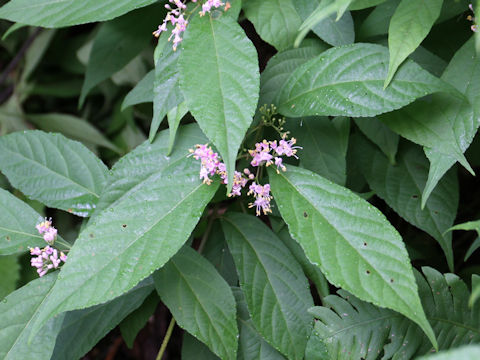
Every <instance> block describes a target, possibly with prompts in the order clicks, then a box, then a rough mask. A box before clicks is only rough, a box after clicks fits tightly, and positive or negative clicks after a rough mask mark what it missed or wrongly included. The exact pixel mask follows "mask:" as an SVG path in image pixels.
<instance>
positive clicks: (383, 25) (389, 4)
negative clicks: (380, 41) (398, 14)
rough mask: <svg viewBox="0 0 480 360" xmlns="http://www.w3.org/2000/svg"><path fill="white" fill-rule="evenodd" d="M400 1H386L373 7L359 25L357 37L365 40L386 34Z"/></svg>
mask: <svg viewBox="0 0 480 360" xmlns="http://www.w3.org/2000/svg"><path fill="white" fill-rule="evenodd" d="M400 1H401V0H388V1H385V2H383V3H382V4H380V5H378V6H377V7H375V9H373V10H372V12H371V13H370V14H369V15H368V16H367V17H366V19H365V20H364V21H363V23H362V25H360V27H359V29H358V31H357V35H358V37H360V38H362V39H365V38H370V37H374V36H379V35H384V34H387V33H388V26H389V24H390V20H391V18H392V16H393V14H394V13H395V10H396V9H397V7H398V4H399V3H400Z"/></svg>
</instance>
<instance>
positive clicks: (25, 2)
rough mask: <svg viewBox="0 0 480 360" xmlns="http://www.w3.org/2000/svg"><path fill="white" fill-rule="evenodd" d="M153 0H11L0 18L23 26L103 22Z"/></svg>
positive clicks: (4, 7) (59, 25)
mask: <svg viewBox="0 0 480 360" xmlns="http://www.w3.org/2000/svg"><path fill="white" fill-rule="evenodd" d="M154 2H156V0H138V1H133V2H132V1H131V0H103V1H97V0H56V1H51V0H36V1H35V2H32V1H29V0H11V1H10V2H9V3H7V4H6V5H4V6H3V7H2V8H0V18H1V19H7V20H10V21H16V22H19V23H22V24H27V25H36V26H43V27H63V26H71V25H77V24H83V23H87V22H93V21H105V20H110V19H113V18H115V17H117V16H120V15H123V14H125V13H127V12H129V11H131V10H133V9H138V8H140V7H143V6H146V5H150V4H153V3H154Z"/></svg>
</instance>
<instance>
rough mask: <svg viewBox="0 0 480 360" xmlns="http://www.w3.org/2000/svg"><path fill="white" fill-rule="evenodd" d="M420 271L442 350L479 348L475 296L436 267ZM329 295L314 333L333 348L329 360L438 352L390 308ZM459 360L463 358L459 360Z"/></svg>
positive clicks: (319, 309) (428, 311)
mask: <svg viewBox="0 0 480 360" xmlns="http://www.w3.org/2000/svg"><path fill="white" fill-rule="evenodd" d="M423 272H424V276H425V277H426V278H425V277H424V276H422V275H420V273H418V272H416V279H417V283H418V284H419V291H420V295H421V298H422V303H423V306H424V308H425V311H426V315H427V318H428V320H429V321H430V323H431V324H432V326H433V328H434V331H435V334H436V335H437V339H438V345H439V348H440V349H448V348H453V347H458V346H460V345H463V344H471V343H477V342H478V341H479V339H480V331H479V330H478V328H479V325H480V324H479V319H478V309H479V306H478V305H477V306H475V307H474V308H473V309H469V308H468V306H467V302H468V297H469V292H468V289H467V287H466V285H465V283H463V282H462V280H461V279H460V278H459V277H457V276H456V275H453V274H445V275H442V274H440V273H439V272H438V271H436V270H434V269H432V268H423ZM338 293H339V295H340V296H335V295H330V296H327V297H326V298H325V299H324V301H325V307H315V308H313V309H312V311H311V312H312V314H313V315H315V317H316V318H318V319H319V320H320V321H318V322H316V323H315V329H314V332H315V333H316V335H317V336H318V337H319V339H318V340H317V341H322V342H323V343H324V344H325V345H326V346H327V349H328V358H329V359H332V360H337V359H357V358H364V359H377V358H378V354H379V353H381V352H382V351H383V357H382V359H391V358H393V359H405V360H407V359H413V358H416V356H419V355H423V354H426V353H428V352H430V351H431V350H432V346H431V344H430V342H429V341H428V339H427V337H426V336H425V334H423V333H422V331H421V329H420V328H419V327H418V326H417V325H416V324H415V323H413V322H412V321H410V320H409V319H407V318H405V317H403V316H401V315H400V314H398V313H395V312H393V311H391V310H388V309H382V308H378V307H376V306H373V305H371V304H368V303H366V302H364V301H361V300H359V299H357V298H356V297H354V296H352V295H351V294H349V293H347V292H346V291H343V290H340V291H339V292H338ZM455 359H457V358H455Z"/></svg>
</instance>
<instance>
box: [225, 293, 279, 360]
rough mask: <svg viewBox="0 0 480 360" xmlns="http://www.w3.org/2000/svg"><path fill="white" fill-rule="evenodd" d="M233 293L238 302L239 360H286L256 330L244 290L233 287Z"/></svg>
mask: <svg viewBox="0 0 480 360" xmlns="http://www.w3.org/2000/svg"><path fill="white" fill-rule="evenodd" d="M232 291H233V295H234V296H235V300H236V301H237V309H238V310H237V313H238V316H237V321H238V327H239V328H240V338H239V344H238V360H285V358H284V357H283V356H282V354H280V353H279V352H278V351H277V350H275V349H274V348H273V347H271V346H270V345H269V344H268V343H267V342H266V341H265V339H264V338H262V336H261V335H260V334H259V333H258V331H257V330H256V329H255V326H254V325H253V322H252V319H251V318H250V314H249V313H248V309H247V303H246V301H245V296H244V294H243V292H242V290H241V289H240V288H238V287H232Z"/></svg>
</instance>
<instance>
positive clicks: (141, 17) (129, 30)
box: [0, 7, 161, 106]
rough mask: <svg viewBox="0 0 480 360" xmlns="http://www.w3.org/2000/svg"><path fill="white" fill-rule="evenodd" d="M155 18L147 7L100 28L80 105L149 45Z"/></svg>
mask: <svg viewBox="0 0 480 360" xmlns="http://www.w3.org/2000/svg"><path fill="white" fill-rule="evenodd" d="M42 12H44V9H42ZM0 13H1V9H0ZM160 14H161V11H160ZM158 19H159V14H158V13H157V11H156V8H155V7H148V8H145V9H140V10H137V11H134V12H132V13H130V14H127V15H125V16H122V17H120V18H118V19H115V20H113V21H109V22H106V23H103V24H101V25H100V30H99V31H98V33H97V34H96V35H95V39H94V41H93V46H92V50H91V51H90V57H89V59H88V64H87V70H86V73H85V82H84V83H83V87H82V93H81V94H80V99H79V104H80V106H81V105H82V104H83V102H84V100H85V97H86V96H87V95H88V93H89V92H90V90H91V89H93V88H94V87H95V86H96V85H98V84H99V83H100V82H102V81H103V80H105V79H108V78H109V77H110V76H112V75H113V74H115V73H116V72H117V71H119V70H121V69H123V68H124V67H125V66H126V65H127V64H128V63H129V62H130V61H131V60H132V59H133V58H134V57H136V56H137V55H138V53H139V52H140V51H141V50H142V49H144V48H145V47H146V46H147V45H148V44H149V43H150V40H151V36H152V28H153V29H154V28H155V25H156V24H157V23H158V21H159V20H158Z"/></svg>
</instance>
